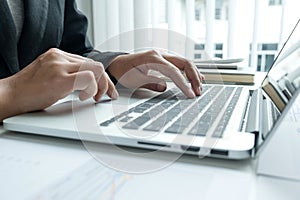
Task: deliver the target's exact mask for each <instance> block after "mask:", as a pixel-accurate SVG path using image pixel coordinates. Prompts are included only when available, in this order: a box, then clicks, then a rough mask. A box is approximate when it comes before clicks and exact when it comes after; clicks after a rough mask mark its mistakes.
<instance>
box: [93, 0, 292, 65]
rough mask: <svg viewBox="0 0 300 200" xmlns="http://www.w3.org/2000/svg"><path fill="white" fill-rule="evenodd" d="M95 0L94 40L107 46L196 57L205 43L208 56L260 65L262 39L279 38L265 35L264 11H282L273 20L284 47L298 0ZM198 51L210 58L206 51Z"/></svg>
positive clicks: (114, 48)
mask: <svg viewBox="0 0 300 200" xmlns="http://www.w3.org/2000/svg"><path fill="white" fill-rule="evenodd" d="M91 1H92V18H93V25H94V26H93V35H94V43H95V46H96V47H97V46H98V47H99V48H101V50H103V49H106V50H116V51H120V50H121V51H122V50H124V51H132V50H134V49H139V48H141V47H149V48H151V47H160V48H163V49H168V50H169V51H173V52H174V51H175V52H177V53H178V54H180V55H182V56H186V57H187V58H189V59H194V58H195V57H196V53H198V52H199V50H197V47H202V46H203V48H204V50H201V52H202V51H203V52H204V51H205V54H206V55H207V56H208V58H213V57H215V56H218V57H222V58H241V57H242V58H244V59H245V61H244V65H245V66H252V67H256V66H258V64H259V62H260V61H259V59H260V57H259V56H264V53H261V52H260V50H259V47H260V45H263V44H270V43H274V42H272V41H263V40H262V39H261V32H263V31H264V30H263V29H264V28H265V27H262V24H263V22H261V20H262V19H264V18H265V17H263V15H262V12H265V10H266V9H268V10H270V12H273V11H274V12H276V13H279V15H280V17H279V18H276V19H275V20H273V21H275V22H276V21H277V20H278V21H277V23H278V24H279V25H278V28H277V25H276V26H275V28H276V30H277V29H278V32H279V33H278V41H277V43H278V44H279V45H278V48H280V47H281V44H282V43H283V42H284V40H285V39H286V35H287V32H288V31H286V30H287V25H286V24H287V22H288V21H289V20H290V18H291V17H287V16H288V15H291V12H290V10H291V8H292V6H291V5H293V3H291V0H284V1H282V5H280V7H278V6H273V7H271V6H270V5H269V0H255V1H253V0H243V1H238V0H91ZM199 5H200V7H199ZM294 7H295V6H294ZM286 10H289V12H286ZM296 12H297V11H296V10H295V11H294V13H296ZM289 27H291V26H289ZM275 28H274V29H275ZM130 32H131V33H130ZM126 33H128V34H126ZM180 36H182V37H183V38H184V37H185V39H182V38H181V37H180ZM111 38H114V39H111ZM178 38H180V39H179V40H178ZM273 38H275V36H274V37H273ZM276 38H277V36H276ZM276 38H275V39H276ZM267 39H268V38H267ZM111 40H112V41H111ZM276 40H277V39H276ZM107 41H109V42H107ZM100 44H102V45H100ZM99 45H100V46H99ZM102 48H103V49H102ZM274 52H275V50H273V54H274ZM265 53H267V54H268V52H265ZM199 54H201V53H199ZM266 56H269V55H266ZM197 57H198V58H202V59H205V56H201V55H199V56H198V55H197ZM269 57H270V56H269ZM263 64H264V63H263Z"/></svg>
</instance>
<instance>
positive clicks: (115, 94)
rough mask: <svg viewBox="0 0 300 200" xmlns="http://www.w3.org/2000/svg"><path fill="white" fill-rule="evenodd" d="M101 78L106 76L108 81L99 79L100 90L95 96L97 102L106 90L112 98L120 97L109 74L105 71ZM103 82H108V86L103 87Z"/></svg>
mask: <svg viewBox="0 0 300 200" xmlns="http://www.w3.org/2000/svg"><path fill="white" fill-rule="evenodd" d="M101 78H105V79H106V81H103V80H101V81H99V82H98V92H97V94H96V96H95V97H94V99H95V101H96V102H99V101H100V99H101V97H102V96H103V95H104V93H105V91H106V94H107V95H108V96H109V97H110V98H111V99H117V98H118V97H119V93H118V91H117V90H116V87H115V85H114V84H113V82H112V81H111V80H110V78H109V77H108V75H107V74H106V73H105V74H104V75H103V77H101ZM102 84H106V85H107V88H104V89H103V85H102Z"/></svg>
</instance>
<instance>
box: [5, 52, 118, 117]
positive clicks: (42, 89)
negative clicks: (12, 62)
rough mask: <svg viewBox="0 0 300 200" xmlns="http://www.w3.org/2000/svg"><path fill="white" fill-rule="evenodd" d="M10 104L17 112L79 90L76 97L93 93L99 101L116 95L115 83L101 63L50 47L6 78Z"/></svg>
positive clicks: (28, 110) (31, 109) (39, 107)
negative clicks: (104, 97)
mask: <svg viewBox="0 0 300 200" xmlns="http://www.w3.org/2000/svg"><path fill="white" fill-rule="evenodd" d="M8 83H9V88H10V90H11V93H10V94H11V96H12V101H13V102H14V103H13V104H11V106H17V109H18V110H17V111H16V112H17V113H15V114H20V113H25V112H30V111H36V110H42V109H45V108H47V107H49V106H50V105H52V104H54V103H55V102H57V101H58V100H60V99H62V98H64V97H66V96H67V95H69V94H70V93H72V92H73V91H75V90H79V91H80V93H79V99H80V100H86V99H88V98H90V97H94V99H95V101H99V100H100V98H101V96H102V95H103V94H105V93H106V94H107V95H108V96H109V97H111V98H112V99H116V98H117V97H118V92H117V90H116V89H115V86H114V84H113V83H112V82H111V80H110V78H109V77H108V75H107V74H106V72H105V70H104V67H103V65H102V64H101V63H99V62H95V61H92V60H90V59H87V58H84V57H81V56H78V55H74V54H70V53H66V52H63V51H61V50H58V49H50V50H49V51H47V52H46V53H44V54H43V55H41V56H39V57H38V58H37V59H36V60H34V61H33V62H32V63H31V64H30V65H28V66H27V67H25V68H24V69H23V70H22V71H20V72H19V73H17V74H15V75H13V76H11V77H9V78H8Z"/></svg>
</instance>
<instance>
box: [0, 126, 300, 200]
mask: <svg viewBox="0 0 300 200" xmlns="http://www.w3.org/2000/svg"><path fill="white" fill-rule="evenodd" d="M0 133H1V134H0V165H1V166H0V169H1V170H0V186H1V187H0V199H20V198H21V199H28V198H29V199H30V198H32V197H35V195H36V194H39V193H41V191H45V189H46V190H47V188H48V190H51V187H50V188H49V185H51V184H53V183H55V182H56V181H58V180H60V179H61V178H62V177H65V176H67V175H69V174H70V173H71V172H72V171H74V170H75V169H76V168H78V167H80V166H82V165H84V164H85V163H87V162H88V161H89V160H92V157H91V155H90V154H89V153H88V152H87V151H86V150H85V148H84V146H83V145H82V143H81V142H80V141H73V140H65V139H59V138H50V137H41V136H32V135H25V134H18V133H12V132H7V131H4V130H3V129H1V132H0ZM99 145H101V147H102V148H103V152H106V154H107V156H109V157H115V158H118V156H119V157H120V155H118V152H115V150H114V149H112V148H111V147H110V146H108V145H103V144H99ZM167 155H168V154H165V155H161V158H160V159H163V158H164V156H167ZM136 159H137V158H133V157H128V161H129V162H130V161H131V160H132V161H133V162H136V161H137V160H136ZM138 159H139V160H140V162H141V163H142V162H145V161H146V162H150V163H151V162H159V159H153V160H151V159H147V160H143V159H142V158H138ZM99 165H100V164H99ZM103 168H106V167H104V166H103ZM255 168H256V160H251V159H250V160H243V161H228V160H219V159H211V158H205V159H199V158H197V157H194V156H183V157H181V158H180V159H179V160H177V161H176V162H174V163H173V164H172V165H171V166H169V167H166V168H164V169H162V170H159V171H156V172H154V173H146V174H142V175H132V176H134V179H133V181H131V182H129V183H128V184H127V185H125V186H123V188H122V190H120V191H119V192H118V194H114V195H115V197H117V198H116V199H183V198H185V199H191V198H193V199H221V198H222V199H249V200H251V199H257V200H259V199H262V200H265V199H272V200H277V199H278V200H279V199H280V200H281V199H289V200H292V199H295V200H296V199H297V200H298V199H299V196H300V191H299V188H300V182H297V181H291V180H283V179H278V178H273V177H265V176H258V175H256V173H255ZM71 174H72V173H71ZM52 188H53V187H52ZM186 197H188V198H186ZM34 199H38V198H37V197H35V198H34Z"/></svg>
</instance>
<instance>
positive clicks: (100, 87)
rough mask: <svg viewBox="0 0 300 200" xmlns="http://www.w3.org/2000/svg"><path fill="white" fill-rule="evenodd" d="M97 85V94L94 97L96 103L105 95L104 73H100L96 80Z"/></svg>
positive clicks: (106, 85)
mask: <svg viewBox="0 0 300 200" xmlns="http://www.w3.org/2000/svg"><path fill="white" fill-rule="evenodd" d="M97 85H98V90H97V93H96V95H95V97H94V99H95V101H96V102H99V100H100V99H101V97H102V96H103V95H104V94H105V93H107V91H108V88H109V86H108V80H107V78H106V76H105V75H104V73H102V75H101V76H100V77H99V78H97Z"/></svg>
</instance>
